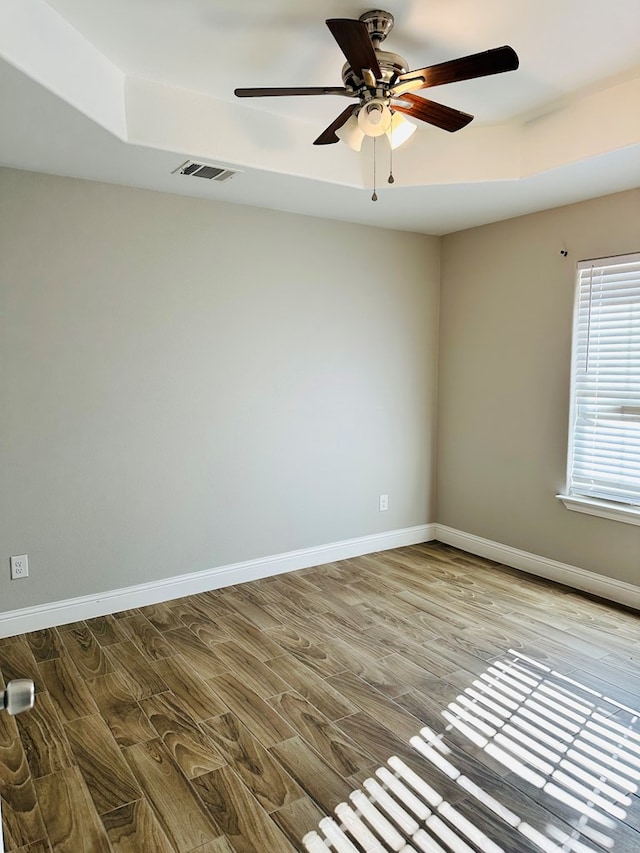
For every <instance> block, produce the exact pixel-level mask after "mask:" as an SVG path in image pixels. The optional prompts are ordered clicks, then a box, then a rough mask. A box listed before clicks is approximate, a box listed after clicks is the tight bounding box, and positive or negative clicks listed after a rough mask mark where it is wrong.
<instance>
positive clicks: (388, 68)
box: [342, 48, 409, 92]
mask: <svg viewBox="0 0 640 853" xmlns="http://www.w3.org/2000/svg"><path fill="white" fill-rule="evenodd" d="M376 57H377V59H378V65H379V66H380V70H381V71H382V77H380V79H379V80H378V81H377V82H378V87H379V88H381V89H383V90H384V91H385V92H386V91H387V89H388V88H389V83H390V81H391V78H392V77H393V78H394V79H397V77H398V76H399V75H400V74H406V73H407V71H408V70H409V67H408V65H407V61H406V59H404V58H403V57H402V56H400V55H399V54H397V53H391V51H388V50H378V49H377V48H376ZM342 82H343V83H344V85H345V86H346V87H347V89H352V90H353V91H354V92H359V90H360V89H362V88H363V87H364V86H366V84H365V82H364V80H363V79H362V77H360V76H359V75H358V74H356V72H355V71H354V70H353V68H352V67H351V66H350V65H349V63H348V62H345V64H344V65H343V66H342Z"/></svg>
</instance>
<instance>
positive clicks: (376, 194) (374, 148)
mask: <svg viewBox="0 0 640 853" xmlns="http://www.w3.org/2000/svg"><path fill="white" fill-rule="evenodd" d="M371 201H378V193H377V192H376V138H375V136H374V137H373V195H372V196H371Z"/></svg>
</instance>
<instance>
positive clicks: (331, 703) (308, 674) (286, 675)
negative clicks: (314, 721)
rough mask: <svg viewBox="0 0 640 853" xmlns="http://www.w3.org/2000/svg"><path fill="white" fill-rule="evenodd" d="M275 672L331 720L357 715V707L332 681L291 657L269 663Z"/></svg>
mask: <svg viewBox="0 0 640 853" xmlns="http://www.w3.org/2000/svg"><path fill="white" fill-rule="evenodd" d="M267 666H269V667H270V668H271V669H272V670H274V672H277V673H278V675H279V676H280V677H281V678H282V679H284V680H285V681H286V682H287V683H288V684H289V685H290V686H291V687H293V689H294V690H295V691H296V692H297V693H299V694H300V695H301V696H304V698H305V699H307V700H308V701H309V702H310V703H311V704H312V705H313V706H314V707H315V708H317V710H318V711H320V713H321V714H324V716H325V717H327V718H328V719H329V720H337V719H339V718H340V717H346V716H348V715H349V714H353V713H355V711H356V710H357V709H356V706H355V705H354V704H353V703H352V702H350V701H349V700H348V699H347V698H346V697H345V696H344V695H343V694H341V693H340V691H339V690H336V688H335V687H333V685H332V683H331V679H330V678H329V679H326V680H325V679H323V678H321V677H320V676H319V675H317V674H316V673H315V672H314V671H313V670H312V669H309V667H308V666H305V665H304V664H303V663H300V661H299V660H297V659H296V658H294V657H292V656H291V655H281V656H280V657H278V658H273V659H272V660H270V661H267Z"/></svg>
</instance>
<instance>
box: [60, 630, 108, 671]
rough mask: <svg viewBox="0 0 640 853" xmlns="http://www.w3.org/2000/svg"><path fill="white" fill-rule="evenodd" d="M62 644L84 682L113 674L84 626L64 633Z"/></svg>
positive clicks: (102, 653)
mask: <svg viewBox="0 0 640 853" xmlns="http://www.w3.org/2000/svg"><path fill="white" fill-rule="evenodd" d="M62 642H63V643H64V645H65V647H66V649H67V652H68V653H69V657H70V658H71V660H72V661H73V662H74V663H75V665H76V666H77V668H78V672H79V673H80V675H81V676H82V677H83V678H84V679H85V680H86V679H89V678H96V676H98V675H105V674H106V673H108V672H113V667H112V665H111V664H110V663H109V659H108V658H107V656H106V655H105V653H104V651H103V649H102V648H101V647H100V644H99V643H98V641H97V640H96V638H95V637H94V636H93V634H92V633H91V631H90V630H89V629H88V628H87V626H86V625H82V626H81V627H79V628H74V629H73V630H71V631H65V632H64V633H63V634H62Z"/></svg>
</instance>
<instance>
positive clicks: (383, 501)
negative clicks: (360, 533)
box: [380, 495, 389, 512]
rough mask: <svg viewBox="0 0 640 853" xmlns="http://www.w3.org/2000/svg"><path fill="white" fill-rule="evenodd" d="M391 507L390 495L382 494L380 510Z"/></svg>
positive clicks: (384, 510)
mask: <svg viewBox="0 0 640 853" xmlns="http://www.w3.org/2000/svg"><path fill="white" fill-rule="evenodd" d="M388 509H389V495H380V512H386V511H387V510H388Z"/></svg>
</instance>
